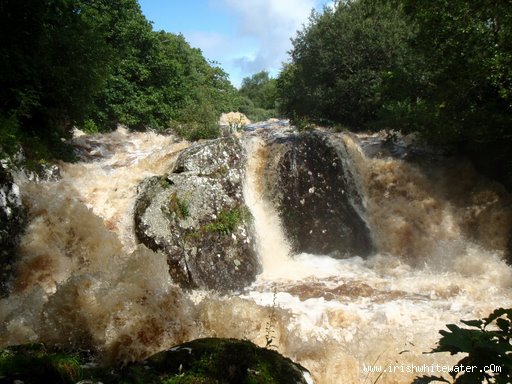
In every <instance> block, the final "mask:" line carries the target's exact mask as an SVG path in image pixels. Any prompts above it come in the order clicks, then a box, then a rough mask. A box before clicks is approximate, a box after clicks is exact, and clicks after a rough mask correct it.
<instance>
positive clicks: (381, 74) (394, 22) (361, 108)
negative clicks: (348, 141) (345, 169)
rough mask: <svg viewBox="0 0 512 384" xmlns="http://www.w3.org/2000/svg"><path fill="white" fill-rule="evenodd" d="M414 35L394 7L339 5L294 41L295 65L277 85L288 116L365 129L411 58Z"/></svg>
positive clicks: (363, 2) (316, 17) (317, 16)
mask: <svg viewBox="0 0 512 384" xmlns="http://www.w3.org/2000/svg"><path fill="white" fill-rule="evenodd" d="M410 34H411V31H410V29H409V28H408V25H407V24H406V23H405V20H404V17H403V13H402V9H401V7H399V6H395V5H394V4H391V2H390V1H369V0H359V1H348V2H338V3H337V6H336V7H335V8H334V9H333V8H324V10H323V12H322V13H317V12H313V13H312V15H311V16H310V19H309V23H308V24H307V25H306V26H305V27H304V29H303V30H302V31H299V32H298V34H297V36H296V37H295V39H293V49H292V51H291V63H289V64H287V65H286V66H285V67H284V69H283V71H282V73H281V74H280V76H279V79H278V89H279V97H280V100H281V108H282V110H283V112H285V113H287V114H289V115H292V116H298V117H300V116H305V117H308V118H312V119H316V120H320V119H328V120H331V121H333V122H337V123H342V124H346V125H349V126H351V127H353V128H361V127H365V126H367V125H368V124H369V123H371V122H373V121H374V120H375V118H376V115H377V112H378V110H379V109H380V108H381V106H382V104H383V100H384V97H383V95H382V89H383V83H384V81H385V79H386V78H387V77H388V76H389V73H390V72H392V71H393V70H394V69H395V68H396V67H400V66H401V65H402V64H401V63H402V62H403V60H404V57H405V56H406V55H407V41H408V37H409V35H410Z"/></svg>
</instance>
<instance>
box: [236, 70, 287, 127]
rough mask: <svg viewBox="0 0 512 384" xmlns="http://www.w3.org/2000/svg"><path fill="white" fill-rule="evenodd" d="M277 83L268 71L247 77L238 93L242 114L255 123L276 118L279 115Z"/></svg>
mask: <svg viewBox="0 0 512 384" xmlns="http://www.w3.org/2000/svg"><path fill="white" fill-rule="evenodd" d="M276 83H277V81H276V79H273V78H271V77H270V75H269V73H268V72H267V71H261V72H258V73H256V74H254V75H252V76H251V77H245V78H244V79H243V80H242V86H241V87H240V90H239V92H238V93H239V96H240V98H239V110H240V112H242V113H244V114H245V115H246V116H247V117H249V119H250V120H253V121H262V120H267V119H269V118H271V117H275V116H276V114H277V112H276V107H277V87H276Z"/></svg>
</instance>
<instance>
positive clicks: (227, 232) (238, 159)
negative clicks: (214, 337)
mask: <svg viewBox="0 0 512 384" xmlns="http://www.w3.org/2000/svg"><path fill="white" fill-rule="evenodd" d="M245 163H246V156H245V151H244V148H243V147H242V146H241V144H240V142H239V140H238V139H237V138H235V137H226V138H222V139H218V140H212V141H208V142H206V143H202V144H197V145H195V146H192V147H189V148H187V149H186V150H184V151H183V152H182V153H181V154H180V156H179V158H178V160H177V161H176V164H175V165H174V168H173V169H171V170H170V171H169V173H168V174H166V175H163V176H156V177H152V178H149V179H146V180H144V181H143V182H142V184H141V185H140V186H139V195H138V198H137V202H136V205H135V228H136V229H135V232H136V235H137V238H138V240H139V241H140V242H142V243H143V244H145V245H146V246H148V247H149V248H151V249H152V250H154V251H160V252H163V253H165V254H166V255H167V261H168V264H169V271H170V274H171V276H172V278H173V280H174V281H175V282H177V283H179V284H180V285H181V286H183V287H192V288H196V287H199V288H207V289H215V290H217V291H220V292H226V291H230V290H236V289H241V288H243V287H245V286H247V285H249V284H250V283H251V282H252V281H254V278H255V276H256V274H257V273H258V271H259V264H258V260H257V256H256V252H255V250H254V240H253V238H252V231H251V230H250V227H251V215H250V213H249V210H248V208H247V206H246V205H245V202H244V199H243V190H242V183H243V180H244V177H245Z"/></svg>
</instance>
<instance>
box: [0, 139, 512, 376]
mask: <svg viewBox="0 0 512 384" xmlns="http://www.w3.org/2000/svg"><path fill="white" fill-rule="evenodd" d="M339 139H340V140H342V141H343V143H344V145H345V147H346V148H347V151H348V153H349V154H350V156H349V157H350V158H349V159H347V161H348V163H349V165H350V166H351V167H352V168H353V170H354V172H355V173H356V175H357V184H358V188H359V190H360V192H361V194H362V195H363V197H364V199H363V200H364V205H365V207H366V211H367V217H366V219H367V221H368V223H369V226H370V228H371V230H372V236H373V239H374V242H375V243H376V245H377V248H378V249H379V253H378V254H375V255H373V256H371V257H369V258H366V259H363V258H361V257H359V256H357V255H354V256H353V257H350V258H347V259H343V260H335V259H332V258H330V257H328V256H322V255H310V254H300V255H293V254H292V253H291V247H290V245H289V244H288V240H287V238H286V235H285V234H284V233H283V230H282V228H281V226H280V222H279V217H278V215H277V213H276V211H275V208H274V207H273V206H272V204H271V203H270V202H269V199H268V198H267V196H266V191H265V187H264V183H263V182H262V178H263V177H264V168H265V167H264V165H265V162H266V161H267V160H268V159H267V157H268V155H269V154H268V151H267V149H266V145H265V141H264V140H263V139H262V137H261V136H260V135H259V134H258V132H255V133H251V134H246V135H245V136H244V137H243V140H244V142H245V147H246V150H247V152H248V159H249V160H248V164H247V177H246V181H245V185H244V194H245V199H246V202H247V204H248V206H249V207H250V209H251V212H252V214H253V216H254V227H255V231H256V238H257V250H258V253H259V257H260V262H261V264H262V267H263V272H262V274H261V275H260V276H259V277H258V278H257V280H256V282H255V283H254V284H253V285H252V286H251V287H249V288H248V289H246V290H245V291H244V292H241V293H239V294H234V295H232V296H230V297H222V296H219V295H218V294H215V293H214V292H204V291H193V292H184V291H182V290H181V289H180V288H179V287H177V286H176V285H175V284H173V283H172V281H171V279H170V278H169V276H168V274H167V265H166V258H165V256H164V255H161V254H156V253H154V252H152V251H150V250H148V249H146V248H145V247H144V246H142V245H137V244H136V241H135V239H134V235H133V212H132V210H133V204H134V199H135V197H136V194H137V190H136V188H137V185H138V183H139V182H140V181H141V180H143V179H144V178H145V177H148V176H152V175H160V174H163V173H165V172H166V171H168V169H169V166H170V165H171V164H172V163H173V162H174V161H175V159H176V157H177V155H178V153H179V151H180V150H181V149H183V148H185V147H186V146H187V145H188V143H186V142H179V141H176V140H174V138H173V137H172V136H161V135H157V134H154V133H129V132H127V131H125V130H122V129H120V130H118V131H116V132H114V133H112V134H108V135H98V136H95V137H88V136H79V135H77V137H76V138H75V143H76V145H77V147H79V148H81V153H82V159H83V161H81V162H79V163H76V164H62V165H61V173H62V176H63V177H62V180H60V181H58V182H45V183H39V184H35V183H30V182H23V183H22V190H23V193H24V199H25V202H26V203H27V205H28V206H29V207H30V218H31V222H30V225H29V228H28V231H27V233H26V235H25V236H24V238H23V240H22V245H21V254H22V258H21V260H20V262H19V263H18V265H17V266H16V268H17V269H16V270H17V275H16V279H15V281H14V282H13V285H12V290H13V293H12V294H11V296H10V297H8V298H6V299H4V300H2V301H1V302H0V327H1V328H0V330H1V332H0V343H1V344H2V345H11V344H19V343H26V342H34V341H43V342H47V343H57V344H63V345H76V346H79V347H82V348H92V349H97V350H99V351H100V352H102V354H103V356H105V359H114V360H120V361H131V360H139V359H143V358H144V357H146V356H148V355H150V354H152V353H154V352H157V351H159V350H162V349H165V348H170V347H171V346H173V345H175V344H177V343H180V342H183V341H187V340H190V339H193V338H197V337H203V336H219V337H237V338H246V339H249V340H251V341H253V342H255V343H257V344H259V345H261V346H265V345H267V344H270V346H269V347H270V348H275V349H277V350H278V351H279V352H281V353H283V354H284V355H286V356H288V357H290V358H292V359H294V360H295V361H297V362H299V363H301V364H302V365H304V366H305V367H306V368H308V369H309V370H310V371H311V372H312V376H313V378H314V379H315V382H316V383H373V382H375V380H377V378H378V382H379V383H409V382H411V380H412V378H414V377H415V376H417V374H413V373H406V372H404V373H403V372H401V368H400V367H402V368H403V369H404V370H405V369H406V367H408V366H409V367H411V366H412V365H413V364H414V365H417V366H419V365H423V364H427V365H430V364H440V365H443V364H453V363H455V362H456V361H458V357H457V356H449V355H448V356H447V355H443V354H434V355H430V354H424V353H423V352H428V351H429V350H430V349H431V348H432V347H434V346H435V343H436V341H437V340H438V338H439V335H438V330H439V329H442V328H444V325H445V324H447V323H453V322H458V321H459V320H460V319H473V318H477V317H481V316H484V315H486V314H488V313H489V312H491V311H492V310H493V309H494V308H496V307H500V306H510V304H511V301H512V290H511V288H512V269H511V268H510V267H509V266H508V265H507V264H506V263H505V262H504V261H503V260H502V258H503V254H504V249H505V248H506V243H507V241H508V234H509V233H510V228H511V217H512V215H511V212H510V208H507V207H509V206H510V197H509V196H508V195H507V194H506V193H504V192H503V191H502V190H501V189H500V188H499V187H497V186H495V185H492V184H491V183H489V182H487V181H485V180H483V179H481V178H480V177H479V176H477V175H476V174H475V173H474V171H473V170H472V169H471V167H470V166H469V165H467V164H465V163H463V162H462V163H461V164H458V165H456V166H455V165H454V166H453V168H452V169H449V170H446V169H444V170H443V169H439V170H432V172H431V173H430V174H429V175H428V176H427V175H425V174H423V173H422V170H421V169H419V168H417V167H416V166H414V165H411V164H409V163H407V162H403V161H401V160H397V159H392V158H388V157H385V158H373V159H371V158H367V157H366V156H365V155H364V153H363V152H362V151H361V149H360V147H359V145H358V142H357V141H358V139H357V138H356V137H353V136H348V135H340V138H339ZM390 364H391V365H393V366H398V367H399V368H395V372H394V373H384V374H382V375H380V377H379V374H378V373H367V372H365V370H364V366H365V365H366V366H367V365H380V366H382V367H383V368H387V367H388V366H389V365H390ZM420 376H421V374H420Z"/></svg>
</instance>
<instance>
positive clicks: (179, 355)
mask: <svg viewBox="0 0 512 384" xmlns="http://www.w3.org/2000/svg"><path fill="white" fill-rule="evenodd" d="M307 378H310V375H309V372H308V371H307V370H306V369H305V368H303V367H302V366H300V365H298V364H296V363H294V362H292V361H291V360H290V359H287V358H285V357H283V356H282V355H280V354H279V353H277V352H276V351H273V350H270V349H265V348H260V347H258V346H256V345H254V344H253V343H251V342H249V341H242V340H236V339H219V338H205V339H198V340H194V341H191V342H188V343H185V344H182V345H179V346H177V347H174V348H172V349H170V350H168V351H163V352H160V353H157V354H155V355H153V356H152V357H150V358H148V359H147V360H145V361H143V362H139V363H134V364H131V365H129V366H126V367H121V368H119V367H109V366H102V365H101V364H98V362H97V361H95V359H94V356H92V355H89V354H86V353H83V352H81V353H74V352H67V353H65V352H63V351H55V350H53V351H52V350H49V349H47V348H46V347H45V346H44V345H42V344H34V345H24V346H17V347H11V348H7V349H4V350H2V351H0V383H13V382H14V381H15V380H19V381H22V382H23V383H25V384H39V383H41V384H42V383H45V384H46V383H63V384H68V383H69V384H71V383H78V382H80V383H82V384H85V383H91V384H92V383H100V382H101V383H104V384H110V383H112V384H114V383H126V384H128V383H140V384H178V383H180V384H192V383H194V384H231V383H233V384H235V383H236V384H244V383H247V384H272V383H274V384H281V383H293V384H302V383H303V384H307V383H308V382H309V383H311V382H312V381H311V379H307Z"/></svg>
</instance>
